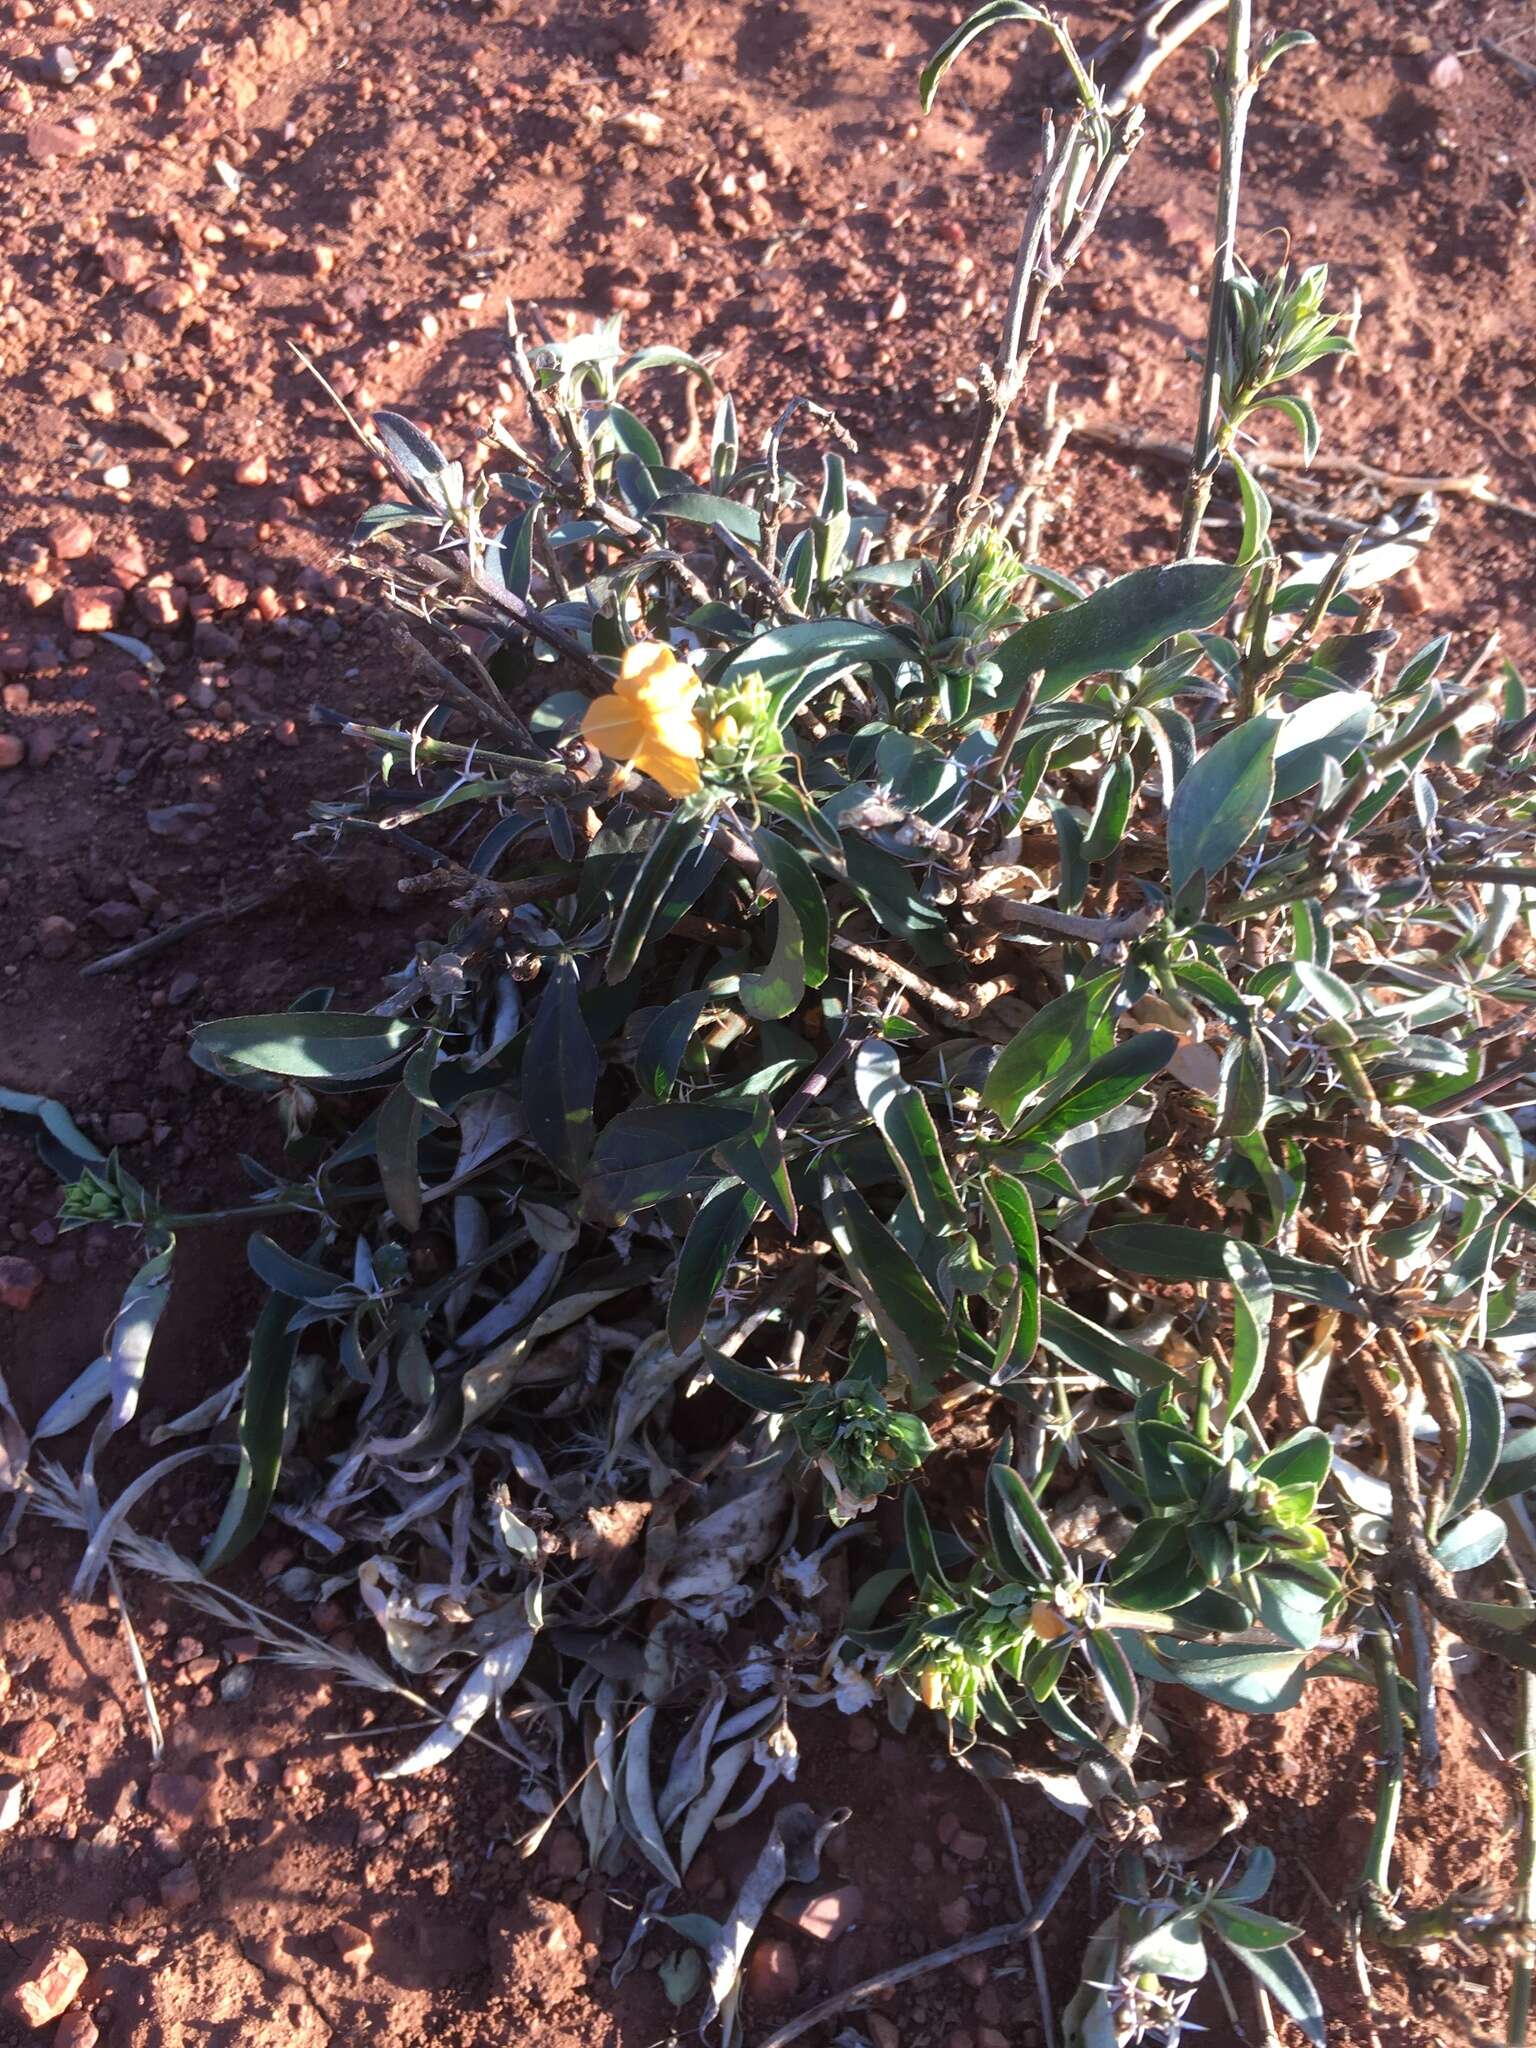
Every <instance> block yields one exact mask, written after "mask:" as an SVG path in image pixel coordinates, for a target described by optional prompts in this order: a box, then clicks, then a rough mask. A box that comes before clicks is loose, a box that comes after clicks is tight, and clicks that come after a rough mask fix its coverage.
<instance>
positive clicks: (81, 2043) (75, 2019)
mask: <svg viewBox="0 0 1536 2048" xmlns="http://www.w3.org/2000/svg"><path fill="white" fill-rule="evenodd" d="M100 2039H101V2029H100V2028H99V2027H98V2026H97V2024H96V2022H95V2021H94V2020H93V2019H92V2018H91V2016H90V2014H89V2013H88V2012H67V2013H65V2015H64V2017H63V2019H61V2020H60V2021H59V2024H58V2026H57V2027H56V2028H55V2029H54V2035H53V2048H96V2043H97V2042H98V2041H99V2040H100Z"/></svg>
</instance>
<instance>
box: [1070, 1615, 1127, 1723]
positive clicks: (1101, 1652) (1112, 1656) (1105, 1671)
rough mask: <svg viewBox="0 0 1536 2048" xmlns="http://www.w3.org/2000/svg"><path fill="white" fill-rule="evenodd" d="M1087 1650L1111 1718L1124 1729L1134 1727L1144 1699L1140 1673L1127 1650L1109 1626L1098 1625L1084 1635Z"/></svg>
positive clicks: (1086, 1654) (1084, 1648) (1087, 1655)
mask: <svg viewBox="0 0 1536 2048" xmlns="http://www.w3.org/2000/svg"><path fill="white" fill-rule="evenodd" d="M1083 1653H1084V1655H1085V1656H1086V1657H1087V1659H1088V1663H1089V1666H1090V1668H1091V1669H1092V1672H1093V1675H1094V1677H1095V1678H1096V1679H1097V1680H1098V1684H1099V1692H1100V1694H1101V1696H1102V1697H1103V1701H1104V1704H1105V1706H1106V1707H1107V1708H1108V1709H1109V1714H1110V1719H1111V1720H1113V1721H1115V1722H1116V1723H1118V1725H1119V1726H1120V1727H1122V1728H1130V1727H1133V1726H1134V1725H1135V1722H1136V1717H1137V1714H1138V1712H1139V1710H1140V1706H1141V1698H1140V1694H1139V1693H1138V1691H1137V1689H1136V1674H1135V1672H1134V1671H1132V1669H1131V1665H1130V1660H1129V1658H1128V1657H1127V1656H1126V1654H1125V1652H1124V1650H1122V1649H1121V1647H1120V1645H1119V1644H1118V1643H1117V1642H1116V1641H1115V1639H1114V1637H1113V1636H1112V1635H1111V1634H1110V1632H1109V1630H1108V1629H1107V1628H1096V1629H1090V1630H1089V1632H1088V1634H1087V1635H1086V1636H1085V1637H1084V1638H1083Z"/></svg>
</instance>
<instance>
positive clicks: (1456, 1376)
mask: <svg viewBox="0 0 1536 2048" xmlns="http://www.w3.org/2000/svg"><path fill="white" fill-rule="evenodd" d="M1449 1363H1450V1367H1451V1371H1450V1375H1449V1377H1450V1381H1451V1391H1452V1392H1453V1394H1454V1395H1455V1397H1456V1408H1457V1421H1458V1423H1459V1425H1460V1429H1459V1433H1458V1438H1457V1442H1456V1444H1455V1446H1454V1447H1452V1446H1451V1445H1449V1444H1443V1445H1442V1446H1441V1454H1442V1456H1444V1457H1445V1458H1446V1459H1447V1461H1448V1463H1449V1466H1450V1470H1451V1475H1452V1476H1451V1481H1450V1485H1449V1486H1448V1488H1447V1489H1446V1491H1447V1494H1448V1498H1447V1500H1446V1505H1445V1520H1446V1521H1447V1522H1450V1521H1454V1520H1455V1518H1456V1516H1457V1515H1459V1514H1461V1513H1462V1512H1463V1511H1464V1510H1465V1509H1467V1508H1469V1507H1471V1506H1472V1505H1473V1503H1474V1502H1475V1501H1478V1500H1481V1499H1482V1497H1483V1495H1484V1493H1485V1492H1486V1491H1487V1490H1488V1485H1489V1482H1490V1480H1492V1478H1493V1476H1494V1474H1495V1472H1496V1471H1497V1470H1498V1467H1499V1458H1500V1454H1501V1453H1502V1451H1503V1449H1504V1402H1503V1399H1502V1397H1501V1396H1500V1393H1499V1389H1498V1386H1497V1384H1496V1382H1495V1380H1494V1378H1493V1375H1492V1374H1491V1373H1490V1372H1489V1370H1488V1368H1487V1366H1486V1365H1484V1364H1483V1362H1482V1360H1481V1359H1480V1358H1476V1357H1474V1356H1473V1354H1472V1353H1471V1352H1470V1351H1452V1352H1451V1353H1450V1354H1449Z"/></svg>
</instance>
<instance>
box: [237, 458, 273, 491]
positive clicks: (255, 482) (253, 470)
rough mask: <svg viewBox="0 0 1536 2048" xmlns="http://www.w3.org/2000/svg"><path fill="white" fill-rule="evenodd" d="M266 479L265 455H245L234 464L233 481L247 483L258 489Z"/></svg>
mask: <svg viewBox="0 0 1536 2048" xmlns="http://www.w3.org/2000/svg"><path fill="white" fill-rule="evenodd" d="M266 481H267V458H266V457H265V455H247V456H246V458H245V460H244V461H243V462H237V463H236V464H235V482H236V483H237V484H248V485H250V486H251V488H252V489H259V488H260V486H261V485H262V484H264V483H265V482H266Z"/></svg>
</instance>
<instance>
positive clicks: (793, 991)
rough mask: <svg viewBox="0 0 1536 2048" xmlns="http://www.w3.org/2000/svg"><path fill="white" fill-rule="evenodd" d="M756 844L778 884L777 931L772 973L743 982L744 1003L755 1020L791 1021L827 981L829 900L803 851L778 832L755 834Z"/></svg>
mask: <svg viewBox="0 0 1536 2048" xmlns="http://www.w3.org/2000/svg"><path fill="white" fill-rule="evenodd" d="M752 844H753V845H754V846H755V847H756V848H757V851H758V852H759V853H760V854H761V855H762V858H763V865H764V866H765V867H766V868H767V869H768V871H769V873H770V874H771V875H772V876H773V879H774V881H775V882H776V883H777V884H778V890H779V893H778V901H777V905H776V907H775V913H774V914H775V917H776V919H777V925H776V929H775V934H774V944H773V958H772V959H771V960H770V961H769V963H768V965H767V967H766V969H765V970H764V971H763V972H762V973H761V974H744V975H743V976H742V977H741V1003H742V1008H743V1009H744V1010H745V1011H746V1012H747V1015H748V1016H749V1017H756V1018H758V1019H759V1020H769V1019H773V1018H777V1017H787V1016H788V1015H789V1014H790V1012H791V1011H792V1010H795V1009H797V1008H798V1007H799V1005H800V1000H801V998H802V997H803V996H804V994H805V991H806V986H807V984H809V985H810V986H811V987H813V988H819V987H820V986H821V984H822V982H824V981H825V980H826V978H827V899H826V897H825V896H824V895H823V894H822V890H821V884H820V883H819V882H818V881H817V879H816V877H815V875H814V874H813V873H812V871H811V865H810V863H809V861H807V859H806V857H805V855H804V854H803V853H801V851H800V849H799V848H798V847H797V846H791V845H790V843H789V841H788V840H787V839H780V838H779V837H778V835H777V834H776V833H773V832H756V833H754V834H753V836H752Z"/></svg>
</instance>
